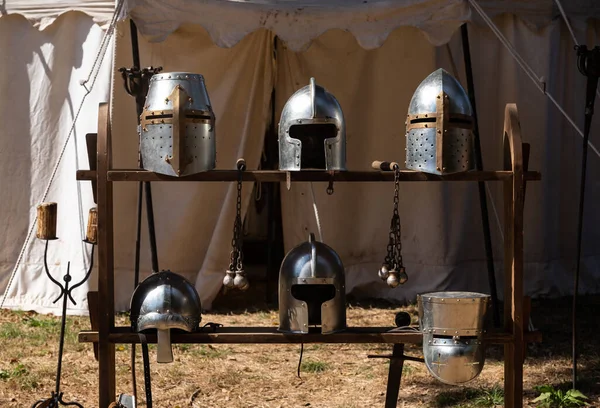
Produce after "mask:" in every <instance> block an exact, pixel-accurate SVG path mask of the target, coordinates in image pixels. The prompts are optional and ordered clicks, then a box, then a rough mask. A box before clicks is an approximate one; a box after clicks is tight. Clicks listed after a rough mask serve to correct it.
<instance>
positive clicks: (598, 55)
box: [572, 45, 600, 389]
mask: <svg viewBox="0 0 600 408" xmlns="http://www.w3.org/2000/svg"><path fill="white" fill-rule="evenodd" d="M575 49H576V50H577V68H578V69H579V71H580V72H581V74H583V75H584V76H585V77H586V78H587V84H586V96H585V122H584V128H583V149H582V152H581V179H580V185H579V213H578V216H577V255H576V262H577V264H576V266H575V276H574V285H573V286H574V287H573V309H572V313H573V315H572V325H573V327H572V330H573V332H572V359H573V389H577V358H578V350H577V297H578V295H579V274H580V270H581V243H582V242H581V238H582V232H583V215H584V214H583V208H584V203H585V180H586V172H587V151H588V141H589V138H590V129H591V127H592V117H593V116H594V103H595V101H596V89H597V88H598V78H599V77H600V47H598V46H597V47H594V48H592V49H589V50H588V48H587V47H586V46H585V45H579V46H577V47H575Z"/></svg>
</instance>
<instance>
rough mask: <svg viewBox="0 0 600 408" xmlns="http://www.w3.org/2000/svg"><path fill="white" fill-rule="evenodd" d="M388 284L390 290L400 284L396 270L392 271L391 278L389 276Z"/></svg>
mask: <svg viewBox="0 0 600 408" xmlns="http://www.w3.org/2000/svg"><path fill="white" fill-rule="evenodd" d="M386 282H387V284H388V286H389V287H390V288H395V287H397V286H398V285H399V284H400V282H399V281H398V276H397V272H396V271H395V270H391V271H390V276H388V278H387V281H386Z"/></svg>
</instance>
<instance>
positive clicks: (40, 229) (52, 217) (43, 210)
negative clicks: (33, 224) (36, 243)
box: [36, 203, 58, 239]
mask: <svg viewBox="0 0 600 408" xmlns="http://www.w3.org/2000/svg"><path fill="white" fill-rule="evenodd" d="M57 216H58V204H57V203H42V204H40V205H38V206H37V234H36V236H37V237H38V238H39V239H56V220H57Z"/></svg>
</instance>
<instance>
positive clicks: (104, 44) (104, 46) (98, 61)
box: [0, 0, 124, 309]
mask: <svg viewBox="0 0 600 408" xmlns="http://www.w3.org/2000/svg"><path fill="white" fill-rule="evenodd" d="M123 4H124V0H119V2H118V4H117V6H116V7H115V11H114V14H113V16H112V18H111V22H110V25H109V26H108V28H107V30H106V32H105V33H104V36H103V38H102V41H101V43H100V47H99V49H98V52H97V54H96V58H95V60H94V63H93V65H92V67H91V68H90V72H89V74H88V77H87V79H85V80H83V81H81V82H80V83H79V84H80V85H81V86H82V87H83V88H84V89H85V90H86V92H85V94H84V95H83V97H82V98H81V102H80V104H79V108H78V109H77V113H76V114H75V116H74V117H73V123H72V125H71V128H70V129H69V133H68V134H67V137H66V139H65V142H64V144H63V147H62V149H61V151H60V154H59V155H58V160H57V162H56V164H55V165H54V168H53V169H52V173H51V175H50V180H49V181H48V185H47V186H46V189H45V190H44V194H43V195H42V200H41V201H42V202H44V201H45V200H46V198H47V197H48V193H49V192H50V187H51V186H52V183H53V182H54V179H55V177H56V174H57V172H58V168H59V166H60V163H61V162H62V159H63V156H64V154H65V151H66V150H67V146H68V144H69V141H70V140H71V136H72V135H73V132H74V131H75V125H76V124H77V119H78V118H79V114H80V113H81V109H82V108H83V104H84V103H85V100H86V98H87V96H88V95H89V94H90V93H91V92H92V90H93V89H94V85H95V84H96V79H97V78H98V75H99V74H100V67H101V66H102V63H103V61H104V57H105V55H106V51H107V50H108V45H109V44H110V38H111V37H112V36H113V35H114V30H115V27H116V25H117V19H118V15H119V13H120V11H121V8H122V7H123ZM90 79H91V84H90V87H89V88H88V87H87V86H86V84H87V83H88V82H89V81H90ZM79 199H81V197H79ZM36 222H37V215H36V217H35V218H34V219H33V222H32V224H31V228H30V229H29V232H28V233H27V236H26V238H25V243H24V244H23V246H22V247H21V251H20V252H19V257H18V258H17V262H16V264H15V267H14V268H13V271H12V273H11V275H10V278H9V279H8V284H7V285H6V289H5V290H4V294H3V295H2V302H0V309H1V308H3V307H4V303H5V301H6V297H7V296H8V293H9V291H10V288H11V286H12V283H13V281H14V278H15V276H16V273H17V270H18V269H19V266H20V265H21V262H22V261H23V256H24V255H25V250H26V249H27V247H28V245H29V241H30V240H31V236H32V234H33V231H34V230H35V227H36Z"/></svg>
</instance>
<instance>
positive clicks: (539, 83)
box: [468, 0, 600, 157]
mask: <svg viewBox="0 0 600 408" xmlns="http://www.w3.org/2000/svg"><path fill="white" fill-rule="evenodd" d="M468 1H469V4H471V6H472V7H473V8H474V9H475V11H477V13H479V15H480V16H481V18H482V19H483V20H484V21H485V23H486V24H487V25H488V26H489V27H490V29H491V30H492V32H493V33H494V34H496V37H498V40H500V42H501V43H502V45H504V47H506V49H507V51H508V53H509V54H510V55H511V56H512V57H513V58H514V59H515V61H516V62H517V64H519V66H520V67H521V68H522V69H523V71H525V74H527V76H528V77H529V78H530V79H531V80H532V81H533V83H534V84H535V86H536V87H537V88H538V89H539V90H540V92H541V93H543V94H544V95H546V96H547V97H548V99H549V100H550V101H551V102H552V103H553V104H554V106H556V108H557V109H558V110H559V111H560V113H561V114H562V115H563V116H564V117H565V119H566V120H567V121H568V122H569V123H570V124H571V126H572V127H573V128H574V129H575V130H576V131H577V133H579V136H581V137H582V138H583V132H582V131H581V129H580V128H579V127H578V126H577V124H576V123H575V122H574V121H573V119H571V117H570V116H569V115H568V114H567V112H565V110H564V109H563V108H562V106H560V104H559V103H558V102H557V101H556V99H554V97H553V96H552V95H551V94H550V92H548V90H547V89H546V82H545V81H543V80H542V78H540V77H538V76H537V74H536V73H535V72H534V71H533V69H532V68H531V67H530V66H529V65H528V64H527V62H525V60H524V59H523V57H521V56H520V55H519V53H518V52H517V50H515V48H514V47H513V46H512V44H511V43H510V42H509V41H508V40H507V39H506V37H504V35H503V34H502V32H501V31H500V29H499V28H498V27H497V26H496V25H495V24H494V22H493V21H492V20H491V18H490V17H489V16H488V15H487V14H486V13H485V11H483V9H482V8H481V6H480V5H479V4H477V1H476V0H468ZM588 145H589V147H590V148H591V149H592V151H593V152H594V153H596V156H598V157H600V151H598V149H596V147H595V146H594V145H593V144H592V142H590V141H588Z"/></svg>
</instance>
